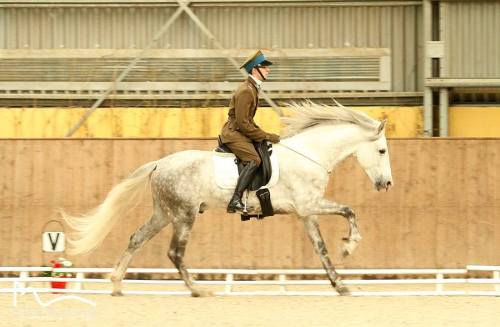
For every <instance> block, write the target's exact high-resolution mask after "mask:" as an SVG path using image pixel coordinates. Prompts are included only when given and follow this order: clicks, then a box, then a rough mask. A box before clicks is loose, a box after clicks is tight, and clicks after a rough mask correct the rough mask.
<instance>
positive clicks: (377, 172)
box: [354, 120, 393, 191]
mask: <svg viewBox="0 0 500 327" xmlns="http://www.w3.org/2000/svg"><path fill="white" fill-rule="evenodd" d="M385 123H386V120H384V121H382V122H381V123H380V126H379V128H378V131H377V132H376V133H375V135H372V136H371V137H369V138H368V140H366V141H364V142H361V143H360V144H359V146H358V147H357V149H356V151H355V152H354V155H355V156H356V157H357V158H358V162H359V163H360V165H361V166H362V167H363V169H364V170H365V172H366V174H367V175H368V177H370V180H371V181H372V182H373V184H374V185H375V188H376V189H377V191H380V190H381V189H385V190H386V191H387V190H388V189H389V187H390V186H392V185H393V181H392V173H391V163H390V160H389V149H388V147H387V140H386V138H385Z"/></svg>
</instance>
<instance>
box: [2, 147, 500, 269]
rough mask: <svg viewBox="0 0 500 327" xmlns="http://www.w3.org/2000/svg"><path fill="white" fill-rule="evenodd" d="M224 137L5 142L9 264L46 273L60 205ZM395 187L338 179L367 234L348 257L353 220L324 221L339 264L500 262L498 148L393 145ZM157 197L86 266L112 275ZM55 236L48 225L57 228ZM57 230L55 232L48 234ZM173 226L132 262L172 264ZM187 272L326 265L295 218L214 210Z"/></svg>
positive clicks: (86, 198) (200, 224)
mask: <svg viewBox="0 0 500 327" xmlns="http://www.w3.org/2000/svg"><path fill="white" fill-rule="evenodd" d="M215 144H216V141H215V140H214V139H10V140H8V139H3V140H0V167H1V169H0V192H1V196H0V208H1V209H0V236H1V237H0V253H1V254H2V255H1V256H0V266H17V265H21V266H25V265H35V266H39V265H43V264H44V263H45V264H46V263H48V261H49V260H50V259H51V258H53V257H54V256H60V254H49V253H42V251H41V233H42V231H43V228H44V225H45V224H46V223H47V222H48V221H49V220H51V219H58V214H57V211H56V210H57V208H63V209H64V210H66V211H68V212H70V213H79V212H84V211H87V210H89V209H91V208H93V207H95V206H96V205H98V204H99V203H100V202H101V201H102V200H103V198H104V197H105V195H106V194H107V192H108V191H109V190H110V188H111V187H112V185H114V184H116V183H117V182H118V181H119V180H120V179H121V178H124V177H125V176H127V174H129V173H130V172H131V171H133V170H134V169H135V168H136V167H138V166H139V165H141V164H143V163H144V162H147V161H151V160H156V159H158V158H161V157H162V156H165V155H168V154H169V153H173V152H176V151H180V150H183V149H206V150H208V149H212V148H213V147H214V146H215ZM390 152H391V158H392V159H391V162H392V169H393V176H394V181H395V186H394V188H393V189H392V190H390V191H389V192H387V193H386V192H383V193H377V192H375V191H374V189H373V186H372V185H371V183H370V182H369V180H368V178H367V177H366V175H365V173H364V172H363V170H362V169H361V168H360V167H359V165H358V164H357V163H356V161H355V159H352V158H350V159H348V160H347V161H346V162H344V163H342V164H341V165H340V166H339V167H338V169H337V170H336V171H335V173H334V174H333V176H332V179H331V182H330V185H329V187H328V191H327V197H328V198H330V199H331V198H333V199H335V200H336V201H338V202H340V203H345V204H349V205H350V206H351V207H352V208H353V209H354V210H355V211H356V212H357V214H358V217H359V225H360V228H361V232H362V234H363V236H364V239H363V241H362V242H361V244H360V247H359V249H358V251H357V252H356V253H355V254H354V255H353V256H352V257H350V258H347V259H343V258H342V257H341V254H340V246H341V238H342V237H344V236H346V234H347V224H346V221H345V220H344V219H343V218H341V217H337V216H325V217H322V218H321V220H320V222H321V227H322V232H323V235H324V237H325V239H326V242H327V245H328V247H329V249H330V252H331V256H332V259H333V261H334V262H335V263H336V264H337V266H338V267H353V268H393V267H394V268H395V267H409V268H424V267H438V268H441V267H463V266H465V265H466V264H489V265H498V264H499V263H500V252H499V251H498V249H499V248H500V224H499V223H498V216H499V214H500V188H499V185H500V173H499V171H498V160H499V156H500V139H391V140H390ZM149 197H150V196H149V194H147V195H146V196H145V200H144V202H143V203H142V204H141V205H139V206H138V207H136V208H135V209H134V210H132V211H131V212H130V213H129V214H127V215H126V216H124V217H123V219H122V220H121V221H120V222H119V223H118V224H117V225H116V226H115V227H114V229H113V230H112V232H111V233H110V235H109V236H108V237H107V238H106V239H105V241H104V243H103V244H102V246H100V247H99V248H98V249H97V250H96V251H95V252H94V253H92V254H90V255H88V256H85V257H78V258H71V259H72V260H73V261H74V262H75V264H76V265H77V266H79V267H82V266H98V267H109V266H112V265H113V264H114V263H115V260H116V259H117V258H118V256H119V255H120V254H121V252H122V251H123V250H124V248H125V247H126V246H127V243H128V238H129V236H130V234H131V233H133V232H134V231H135V230H136V229H137V228H138V227H139V226H140V225H141V224H142V223H143V222H144V221H145V220H146V219H147V218H148V216H149V215H150V212H151V203H150V199H149ZM54 227H55V228H57V225H54V224H52V225H49V226H48V229H51V228H54ZM46 231H47V230H46ZM170 233H171V228H166V229H165V230H164V231H162V232H161V233H160V234H159V235H158V236H156V237H155V238H154V239H153V240H152V241H151V242H150V243H149V244H147V246H146V247H145V248H144V249H142V250H141V251H140V252H139V253H138V255H137V256H136V257H135V259H134V260H133V262H132V266H139V267H172V264H171V263H170V262H169V260H168V259H167V256H166V253H167V249H168V244H169V236H170ZM186 259H187V264H188V266H189V267H199V268H201V267H213V268H224V267H237V268H270V267H273V268H299V267H301V268H302V267H306V268H314V267H320V266H321V264H320V262H319V260H318V259H317V257H316V255H315V254H314V253H313V250H312V247H311V245H310V243H309V240H308V239H307V237H306V235H305V233H304V231H303V226H302V225H301V223H300V222H299V221H297V219H296V218H294V217H290V216H275V217H269V218H266V219H264V220H263V221H250V222H241V221H240V219H239V217H238V216H237V215H227V214H225V213H224V212H223V211H207V212H206V213H205V214H203V215H201V216H200V217H199V219H198V220H197V222H196V224H195V227H194V230H193V234H192V239H191V241H190V243H189V246H188V249H187V256H186Z"/></svg>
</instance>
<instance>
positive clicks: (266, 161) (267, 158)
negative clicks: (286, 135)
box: [214, 136, 274, 221]
mask: <svg viewBox="0 0 500 327" xmlns="http://www.w3.org/2000/svg"><path fill="white" fill-rule="evenodd" d="M253 146H254V147H255V150H256V151H257V153H258V154H259V156H260V159H261V165H260V166H259V168H258V169H257V171H256V172H255V175H254V177H253V180H252V182H251V183H250V184H249V186H248V187H247V190H249V191H257V192H256V195H257V198H258V199H259V202H260V206H261V209H262V214H252V215H249V214H245V213H244V214H242V215H241V220H243V221H245V220H249V219H250V218H257V219H263V218H264V217H266V216H272V215H274V210H273V207H272V203H271V193H270V192H269V190H268V189H267V188H262V187H263V186H265V185H267V184H268V183H269V181H270V179H271V176H272V165H271V154H272V152H273V146H272V144H271V143H268V142H266V141H262V142H253ZM214 151H215V152H218V153H233V152H232V151H231V149H229V147H227V146H226V145H225V144H224V143H222V141H221V139H220V136H219V138H218V146H217V148H215V150H214ZM234 162H235V164H236V165H237V167H238V174H240V173H241V170H242V169H243V162H242V161H241V160H240V159H238V157H235V159H234Z"/></svg>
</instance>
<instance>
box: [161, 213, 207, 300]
mask: <svg viewBox="0 0 500 327" xmlns="http://www.w3.org/2000/svg"><path fill="white" fill-rule="evenodd" d="M194 219H195V214H182V215H178V216H176V218H175V219H174V221H173V232H174V233H173V235H172V241H171V242H170V249H169V250H168V257H169V258H170V260H171V261H172V263H173V264H174V265H175V267H176V268H177V270H178V271H179V274H180V275H181V278H182V280H183V281H184V283H185V284H186V286H187V288H189V290H190V291H191V295H192V296H194V297H199V296H207V295H211V294H210V292H205V291H202V290H198V289H197V288H196V287H195V286H194V281H193V279H192V277H191V275H190V274H189V273H188V271H187V269H186V266H185V265H184V253H185V252H186V245H187V242H188V239H189V235H190V234H191V229H192V228H193V224H194Z"/></svg>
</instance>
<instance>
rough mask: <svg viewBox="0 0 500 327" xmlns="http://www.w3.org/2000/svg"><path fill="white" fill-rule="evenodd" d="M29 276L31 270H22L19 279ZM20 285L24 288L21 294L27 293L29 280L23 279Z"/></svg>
mask: <svg viewBox="0 0 500 327" xmlns="http://www.w3.org/2000/svg"><path fill="white" fill-rule="evenodd" d="M28 277H29V272H27V271H21V273H20V274H19V279H21V280H23V279H27V278H28ZM18 285H19V287H20V288H22V290H21V295H24V294H26V287H28V282H26V281H22V282H19V284H18Z"/></svg>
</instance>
